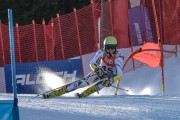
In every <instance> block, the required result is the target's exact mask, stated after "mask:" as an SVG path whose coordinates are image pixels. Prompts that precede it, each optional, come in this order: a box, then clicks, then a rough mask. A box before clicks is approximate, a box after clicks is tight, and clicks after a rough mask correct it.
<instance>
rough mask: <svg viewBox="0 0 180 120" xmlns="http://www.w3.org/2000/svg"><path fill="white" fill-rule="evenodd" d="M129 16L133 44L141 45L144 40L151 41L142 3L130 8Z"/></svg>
mask: <svg viewBox="0 0 180 120" xmlns="http://www.w3.org/2000/svg"><path fill="white" fill-rule="evenodd" d="M144 14H145V16H144ZM129 18H130V31H131V38H132V43H133V45H141V44H143V43H144V41H146V42H150V41H153V37H152V31H151V25H150V20H149V16H148V12H147V9H146V8H144V12H143V6H142V5H141V6H136V7H134V8H130V9H129ZM144 21H145V22H144Z"/></svg>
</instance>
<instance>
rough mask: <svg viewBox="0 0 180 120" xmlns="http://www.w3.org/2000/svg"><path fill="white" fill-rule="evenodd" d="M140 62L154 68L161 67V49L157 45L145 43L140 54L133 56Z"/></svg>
mask: <svg viewBox="0 0 180 120" xmlns="http://www.w3.org/2000/svg"><path fill="white" fill-rule="evenodd" d="M133 58H134V59H135V60H138V61H140V62H142V63H144V64H146V65H148V66H150V67H152V68H157V67H160V65H161V49H160V45H159V44H156V43H145V44H144V45H143V46H142V47H141V50H140V52H139V53H137V54H135V55H134V56H133Z"/></svg>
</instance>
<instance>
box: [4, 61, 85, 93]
mask: <svg viewBox="0 0 180 120" xmlns="http://www.w3.org/2000/svg"><path fill="white" fill-rule="evenodd" d="M4 68H5V79H6V91H7V93H12V92H13V91H12V78H11V65H10V64H6V65H5V67H4ZM52 74H55V75H57V76H58V77H60V78H62V79H59V80H66V82H67V81H68V82H71V81H74V80H76V79H77V78H82V65H81V61H80V59H71V60H59V61H58V60H55V61H48V62H31V63H21V64H16V81H17V93H19V94H34V93H40V92H42V91H46V90H47V89H49V86H48V84H51V83H55V82H57V81H55V79H54V77H53V76H52ZM45 76H46V78H48V81H49V83H48V84H47V83H46V82H47V81H45V80H44V77H45ZM51 76H52V77H51ZM55 84H56V83H55ZM58 87H60V86H58Z"/></svg>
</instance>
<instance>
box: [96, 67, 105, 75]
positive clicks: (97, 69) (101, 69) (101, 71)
mask: <svg viewBox="0 0 180 120" xmlns="http://www.w3.org/2000/svg"><path fill="white" fill-rule="evenodd" d="M94 72H95V73H96V75H97V76H98V77H99V78H103V77H104V70H103V68H102V67H96V68H95V70H94Z"/></svg>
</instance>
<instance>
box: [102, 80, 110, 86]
mask: <svg viewBox="0 0 180 120" xmlns="http://www.w3.org/2000/svg"><path fill="white" fill-rule="evenodd" d="M102 85H103V86H105V87H109V86H111V82H110V80H105V81H103V82H102Z"/></svg>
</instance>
